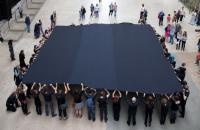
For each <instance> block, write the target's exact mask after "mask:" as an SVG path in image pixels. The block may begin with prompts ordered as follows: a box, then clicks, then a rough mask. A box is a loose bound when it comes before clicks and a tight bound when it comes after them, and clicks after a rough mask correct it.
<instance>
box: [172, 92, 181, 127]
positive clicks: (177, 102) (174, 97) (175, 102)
mask: <svg viewBox="0 0 200 130" xmlns="http://www.w3.org/2000/svg"><path fill="white" fill-rule="evenodd" d="M170 97H171V106H170V109H171V113H170V123H171V124H174V123H175V122H176V114H177V111H178V109H179V105H180V100H179V96H178V95H177V94H174V95H171V96H170Z"/></svg>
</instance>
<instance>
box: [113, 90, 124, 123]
mask: <svg viewBox="0 0 200 130" xmlns="http://www.w3.org/2000/svg"><path fill="white" fill-rule="evenodd" d="M121 98H122V93H121V92H120V91H119V90H117V89H115V90H114V91H113V93H112V102H113V116H114V120H115V121H119V117H120V110H121Z"/></svg>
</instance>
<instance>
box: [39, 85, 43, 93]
mask: <svg viewBox="0 0 200 130" xmlns="http://www.w3.org/2000/svg"><path fill="white" fill-rule="evenodd" d="M41 89H42V85H41V83H39V92H40V91H41Z"/></svg>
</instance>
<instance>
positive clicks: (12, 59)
mask: <svg viewBox="0 0 200 130" xmlns="http://www.w3.org/2000/svg"><path fill="white" fill-rule="evenodd" d="M8 48H9V52H10V59H11V61H14V60H15V54H14V50H13V42H12V40H9V41H8Z"/></svg>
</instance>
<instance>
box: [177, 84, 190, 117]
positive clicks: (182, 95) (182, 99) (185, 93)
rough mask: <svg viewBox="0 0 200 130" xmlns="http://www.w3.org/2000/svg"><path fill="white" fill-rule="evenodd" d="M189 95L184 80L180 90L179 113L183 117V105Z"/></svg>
mask: <svg viewBox="0 0 200 130" xmlns="http://www.w3.org/2000/svg"><path fill="white" fill-rule="evenodd" d="M189 95H190V90H189V87H188V86H187V82H186V81H185V82H184V83H183V90H182V92H180V95H179V96H180V97H179V98H180V108H181V109H180V111H179V112H180V114H181V117H182V118H184V117H185V105H186V102H187V99H188V97H189Z"/></svg>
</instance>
